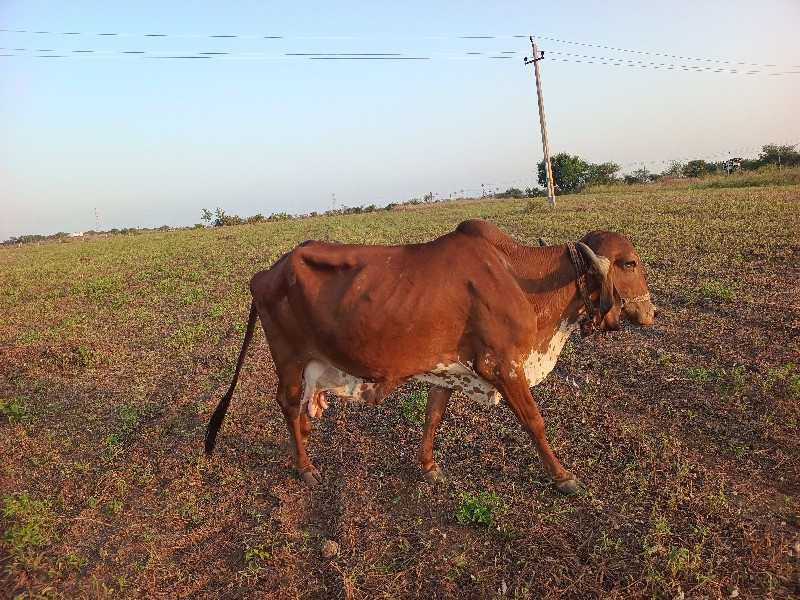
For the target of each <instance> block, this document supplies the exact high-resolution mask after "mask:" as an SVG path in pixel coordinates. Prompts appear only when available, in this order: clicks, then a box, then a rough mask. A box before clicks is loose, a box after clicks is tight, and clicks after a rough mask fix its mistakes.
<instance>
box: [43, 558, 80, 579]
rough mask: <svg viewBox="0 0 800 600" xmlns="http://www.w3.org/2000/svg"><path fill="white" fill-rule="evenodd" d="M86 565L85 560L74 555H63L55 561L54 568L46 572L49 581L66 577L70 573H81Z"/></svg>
mask: <svg viewBox="0 0 800 600" xmlns="http://www.w3.org/2000/svg"><path fill="white" fill-rule="evenodd" d="M85 564H86V559H85V558H83V557H82V556H77V555H75V554H65V555H64V556H59V557H58V558H57V559H56V562H55V564H54V566H53V567H52V568H51V569H50V571H49V572H48V574H47V575H48V577H50V578H51V579H59V578H62V577H68V576H69V575H71V574H72V573H81V572H82V571H83V567H84V565H85Z"/></svg>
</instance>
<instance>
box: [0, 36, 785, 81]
mask: <svg viewBox="0 0 800 600" xmlns="http://www.w3.org/2000/svg"><path fill="white" fill-rule="evenodd" d="M2 33H6V34H23V35H35V36H45V35H47V36H70V37H106V38H108V37H140V38H182V39H226V40H230V39H244V40H291V41H312V40H316V41H377V40H381V41H387V40H388V41H396V40H406V41H407V40H426V41H430V40H517V39H526V38H528V36H526V35H461V36H325V35H319V36H295V35H242V34H223V33H219V34H186V33H181V34H175V33H122V32H81V31H39V30H29V29H0V34H2ZM533 37H535V38H536V39H537V40H546V41H550V42H554V43H558V44H569V45H575V46H581V47H587V48H599V49H603V50H608V51H612V52H623V53H632V54H638V55H644V56H654V57H661V58H668V59H676V60H683V61H694V62H704V63H713V64H715V65H717V68H714V67H712V66H697V65H691V64H688V65H687V64H674V63H669V62H656V61H650V62H648V61H643V60H642V61H640V60H628V59H622V58H613V57H608V56H593V55H585V54H575V53H569V52H559V51H557V50H547V56H548V57H549V58H551V59H552V60H555V61H559V62H567V63H576V64H600V65H605V66H626V67H638V68H648V69H663V70H683V71H695V72H709V73H728V74H746V75H756V74H766V75H771V76H779V75H796V74H800V71H778V72H775V71H774V69H800V65H791V66H781V65H778V64H774V63H751V62H743V61H733V60H719V59H711V58H697V57H691V56H684V55H679V54H669V53H664V52H651V51H647V50H634V49H630V48H621V47H616V46H608V45H602V44H592V43H589V42H579V41H574V40H565V39H561V38H554V37H549V36H533ZM0 52H3V53H2V54H0V56H2V57H36V58H79V57H80V58H87V57H89V56H91V57H92V58H96V57H99V56H104V57H123V56H127V57H131V56H142V57H147V58H174V59H185V58H205V59H209V58H215V59H262V60H270V59H282V58H298V57H299V58H304V59H308V60H434V59H436V60H442V59H445V60H454V59H476V58H480V59H485V58H488V59H510V58H513V55H515V54H518V53H517V52H514V51H500V52H464V53H434V54H430V53H414V54H407V53H396V52H392V53H378V52H363V53H336V52H330V53H303V52H294V53H268V52H266V53H253V52H250V53H243V52H171V51H170V52H155V51H146V50H127V51H113V50H93V49H87V50H52V49H48V50H29V49H26V48H0ZM20 52H32V53H33V54H19V53H20ZM48 52H53V54H46V53H48ZM59 53H60V54H59ZM552 55H556V56H555V57H553V56H552ZM765 69H769V71H765Z"/></svg>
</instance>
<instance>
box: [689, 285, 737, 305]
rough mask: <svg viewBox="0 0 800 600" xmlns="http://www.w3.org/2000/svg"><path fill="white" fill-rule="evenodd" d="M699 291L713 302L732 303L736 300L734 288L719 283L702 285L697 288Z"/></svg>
mask: <svg viewBox="0 0 800 600" xmlns="http://www.w3.org/2000/svg"><path fill="white" fill-rule="evenodd" d="M697 291H698V292H700V294H702V295H703V297H705V298H706V299H707V300H711V301H712V302H722V303H730V302H733V301H734V300H735V299H736V293H735V292H734V290H733V288H732V287H731V286H729V285H725V284H723V283H720V282H718V281H709V282H704V283H701V284H700V285H699V286H697Z"/></svg>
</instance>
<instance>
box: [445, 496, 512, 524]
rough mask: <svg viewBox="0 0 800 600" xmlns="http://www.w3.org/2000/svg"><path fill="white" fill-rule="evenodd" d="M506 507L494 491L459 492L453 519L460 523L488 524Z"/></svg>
mask: <svg viewBox="0 0 800 600" xmlns="http://www.w3.org/2000/svg"><path fill="white" fill-rule="evenodd" d="M506 509H507V507H506V504H505V503H504V502H503V501H502V499H501V498H500V497H499V496H498V495H497V494H496V493H494V492H478V493H477V494H470V493H468V492H461V494H460V499H459V503H458V508H457V509H456V513H455V519H456V521H458V522H459V523H461V524H462V525H487V526H488V525H492V524H493V523H494V522H495V519H496V518H497V517H498V516H500V515H501V514H503V513H504V512H505V511H506Z"/></svg>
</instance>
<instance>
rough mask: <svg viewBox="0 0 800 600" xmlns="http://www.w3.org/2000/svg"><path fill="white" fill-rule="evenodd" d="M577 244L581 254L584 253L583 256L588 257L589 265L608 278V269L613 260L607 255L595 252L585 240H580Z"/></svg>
mask: <svg viewBox="0 0 800 600" xmlns="http://www.w3.org/2000/svg"><path fill="white" fill-rule="evenodd" d="M576 246H578V249H579V250H580V251H581V254H583V258H585V259H586V262H588V263H589V265H590V266H591V267H592V268H593V269H594V271H595V273H597V274H598V275H600V276H601V277H603V278H606V277H607V276H608V269H609V267H610V266H611V262H610V261H609V260H608V259H607V258H606V257H605V256H597V254H595V253H594V250H592V249H591V248H589V246H587V245H586V244H584V243H583V242H578V243H577V244H576Z"/></svg>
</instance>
